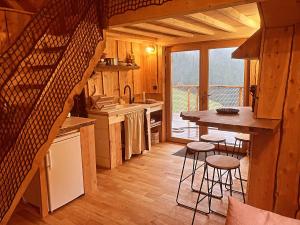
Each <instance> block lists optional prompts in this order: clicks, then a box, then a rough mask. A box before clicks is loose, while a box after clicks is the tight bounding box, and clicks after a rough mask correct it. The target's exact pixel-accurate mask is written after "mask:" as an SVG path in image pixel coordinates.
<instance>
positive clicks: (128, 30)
mask: <svg viewBox="0 0 300 225" xmlns="http://www.w3.org/2000/svg"><path fill="white" fill-rule="evenodd" d="M110 30H112V31H119V32H124V33H129V34H137V35H142V36H146V37H154V38H159V39H168V38H169V39H170V38H174V37H172V36H169V35H164V34H158V33H153V32H148V31H142V30H137V29H132V28H126V27H114V28H111V29H110Z"/></svg>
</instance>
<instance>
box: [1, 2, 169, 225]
mask: <svg viewBox="0 0 300 225" xmlns="http://www.w3.org/2000/svg"><path fill="white" fill-rule="evenodd" d="M166 1H168V0H132V1H129V0H127V1H125V0H122V1H121V0H115V1H108V0H49V2H48V3H47V5H46V6H45V7H44V8H42V9H41V10H40V11H39V12H38V13H37V14H36V15H35V16H34V17H33V19H32V20H31V21H30V22H29V24H28V25H27V26H26V27H25V29H24V30H23V32H22V33H21V34H20V36H19V37H18V39H17V40H16V41H15V43H14V44H13V45H11V46H10V47H9V48H8V49H7V51H5V52H4V53H3V54H2V55H1V56H0V65H1V67H0V223H1V221H2V219H3V218H4V216H5V214H6V213H7V211H8V210H9V209H10V207H11V204H12V202H13V200H14V198H15V196H16V194H17V193H18V190H19V188H20V186H21V184H22V182H23V181H24V179H25V177H26V176H27V174H28V173H29V172H30V170H31V169H32V164H33V162H34V159H35V157H36V155H37V153H38V152H39V150H40V149H41V147H42V146H43V145H44V144H45V143H46V142H47V141H49V140H48V138H49V134H50V132H51V129H52V127H53V125H54V123H55V122H56V120H57V119H58V118H59V116H60V115H61V114H62V112H63V109H64V106H65V103H66V102H67V101H69V100H70V99H68V98H69V95H70V93H72V91H73V89H74V88H75V87H76V86H77V85H78V84H79V83H80V82H81V81H82V79H83V75H84V73H85V71H86V70H87V68H88V67H89V62H90V60H91V59H92V57H93V56H94V54H95V49H96V47H97V45H98V43H99V42H100V41H102V40H103V35H102V31H103V28H104V27H105V25H106V23H107V18H109V17H111V16H113V15H117V14H121V13H124V12H126V11H128V10H136V9H138V8H141V7H146V6H149V5H160V4H163V3H164V2H166ZM71 100H72V99H71ZM51 141H52V140H51Z"/></svg>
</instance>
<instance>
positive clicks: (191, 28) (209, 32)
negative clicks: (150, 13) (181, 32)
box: [159, 18, 214, 35]
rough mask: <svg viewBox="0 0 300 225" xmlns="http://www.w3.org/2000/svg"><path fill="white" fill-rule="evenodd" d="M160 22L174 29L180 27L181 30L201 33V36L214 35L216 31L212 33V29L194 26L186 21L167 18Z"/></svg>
mask: <svg viewBox="0 0 300 225" xmlns="http://www.w3.org/2000/svg"><path fill="white" fill-rule="evenodd" d="M159 22H161V23H164V24H168V25H171V26H173V27H179V28H181V29H185V30H189V31H193V32H196V33H200V34H206V35H213V34H214V31H212V30H210V29H207V28H204V27H201V26H198V25H195V24H192V23H188V22H186V21H184V20H180V19H174V18H166V19H162V20H159Z"/></svg>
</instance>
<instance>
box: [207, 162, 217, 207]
mask: <svg viewBox="0 0 300 225" xmlns="http://www.w3.org/2000/svg"><path fill="white" fill-rule="evenodd" d="M215 173H216V169H215V168H214V170H213V176H212V181H211V188H209V189H208V191H207V192H208V208H209V212H211V199H212V195H213V189H214V182H215ZM207 176H208V174H207Z"/></svg>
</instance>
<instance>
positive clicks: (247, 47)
mask: <svg viewBox="0 0 300 225" xmlns="http://www.w3.org/2000/svg"><path fill="white" fill-rule="evenodd" d="M261 36H262V31H261V29H260V30H258V31H256V32H255V33H254V34H253V35H252V36H251V37H250V38H249V39H248V40H246V41H245V42H244V43H243V44H242V45H241V46H240V47H239V48H238V49H236V50H235V51H234V52H233V53H232V58H234V59H259V55H260V46H261Z"/></svg>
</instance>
